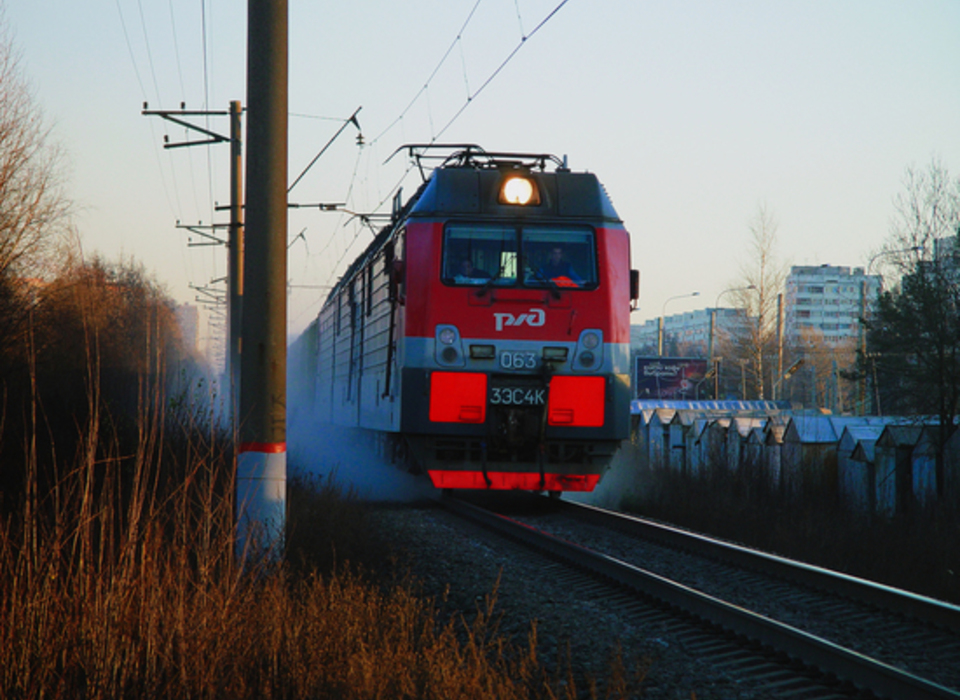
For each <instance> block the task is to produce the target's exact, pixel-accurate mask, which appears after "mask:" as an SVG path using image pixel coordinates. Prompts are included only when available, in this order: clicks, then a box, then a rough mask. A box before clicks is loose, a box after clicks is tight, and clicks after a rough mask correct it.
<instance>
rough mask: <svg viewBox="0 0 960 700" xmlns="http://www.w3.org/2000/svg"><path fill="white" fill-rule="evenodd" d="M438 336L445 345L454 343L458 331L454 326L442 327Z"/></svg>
mask: <svg viewBox="0 0 960 700" xmlns="http://www.w3.org/2000/svg"><path fill="white" fill-rule="evenodd" d="M437 337H438V338H439V340H440V342H441V343H443V344H444V345H453V344H454V343H455V342H456V340H457V332H456V331H455V330H453V329H452V328H442V329H441V330H440V333H439V334H438V336H437Z"/></svg>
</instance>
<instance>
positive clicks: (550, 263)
mask: <svg viewBox="0 0 960 700" xmlns="http://www.w3.org/2000/svg"><path fill="white" fill-rule="evenodd" d="M538 275H539V276H540V277H541V278H542V279H545V280H550V281H551V282H553V283H554V284H556V285H557V286H559V287H580V286H582V285H583V279H582V278H581V277H580V275H578V274H577V273H576V271H575V270H574V269H573V265H571V264H570V261H569V260H564V257H563V248H561V247H560V246H558V245H557V246H553V247H552V248H551V249H550V255H549V257H548V258H547V262H546V263H544V265H543V267H541V268H540V270H539V272H538Z"/></svg>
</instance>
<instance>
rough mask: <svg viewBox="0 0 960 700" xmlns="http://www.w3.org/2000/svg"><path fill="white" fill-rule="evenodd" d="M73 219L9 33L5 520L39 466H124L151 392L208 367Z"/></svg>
mask: <svg viewBox="0 0 960 700" xmlns="http://www.w3.org/2000/svg"><path fill="white" fill-rule="evenodd" d="M73 209H74V206H73V203H72V202H71V200H70V199H69V197H68V196H67V192H66V178H65V168H64V153H63V151H62V149H61V148H60V147H59V146H58V145H57V144H56V142H55V141H54V139H53V137H52V134H51V131H50V130H49V129H48V128H47V127H46V126H44V118H43V113H42V110H41V109H40V108H39V106H38V105H37V104H36V103H35V102H34V100H33V98H32V95H31V92H30V89H29V85H28V83H27V81H26V80H25V78H24V74H23V71H22V69H21V66H20V64H19V60H18V56H17V53H16V51H15V49H14V46H13V43H12V42H11V40H10V38H9V36H8V35H7V33H6V31H5V28H4V27H2V26H0V509H3V510H9V509H11V508H15V507H17V504H18V502H19V500H20V499H21V497H22V485H23V478H24V474H25V470H26V469H27V468H28V465H32V466H31V468H39V469H40V471H42V472H44V473H46V474H48V475H53V474H55V473H56V472H57V470H58V469H61V468H63V466H64V465H65V464H68V463H70V461H71V460H73V459H75V458H76V457H77V454H78V452H80V451H83V450H91V449H92V450H95V451H97V450H99V451H111V452H112V453H113V454H114V456H116V455H118V454H122V453H123V452H124V445H125V444H127V443H128V442H130V441H132V440H134V439H135V438H136V433H137V430H138V429H139V428H138V423H139V424H141V425H142V423H140V419H141V418H142V417H143V415H142V412H143V411H144V410H145V408H144V407H145V406H149V405H150V402H149V400H148V397H149V395H150V392H152V391H154V390H155V389H156V388H157V387H159V386H161V385H166V383H167V382H168V379H169V378H170V377H171V376H173V375H176V374H177V373H179V372H181V371H185V370H186V369H187V368H188V367H189V368H190V370H189V371H190V373H191V375H192V373H193V366H194V365H195V364H196V362H197V358H196V357H193V356H192V354H191V352H190V350H189V349H187V348H186V347H185V346H184V343H183V339H182V336H181V332H180V329H179V325H178V323H177V319H176V313H175V305H174V303H173V302H172V300H171V299H170V298H169V297H168V296H167V295H166V293H165V292H164V291H163V289H162V288H161V286H160V285H159V284H158V283H157V282H156V281H155V280H153V279H152V278H151V277H150V276H149V275H148V274H147V273H146V272H145V270H144V268H143V267H142V266H141V265H139V264H137V263H135V262H134V261H131V260H127V261H119V262H110V261H107V260H104V259H102V258H99V257H94V258H92V259H87V258H85V257H84V256H83V254H82V248H81V245H80V235H79V232H78V231H77V230H76V229H75V227H74V226H73V223H72V213H73ZM154 403H155V402H154ZM91 430H94V431H95V432H96V433H97V434H95V435H92V434H91ZM48 480H49V481H50V483H51V484H52V483H53V482H55V477H54V476H49V479H48Z"/></svg>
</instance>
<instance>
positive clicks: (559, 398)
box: [547, 375, 607, 428]
mask: <svg viewBox="0 0 960 700" xmlns="http://www.w3.org/2000/svg"><path fill="white" fill-rule="evenodd" d="M606 384H607V382H606V380H605V379H604V378H603V377H571V376H567V375H563V376H556V377H553V378H552V379H550V397H549V399H548V400H547V422H548V423H549V424H550V425H563V426H571V427H579V428H599V427H601V426H602V425H603V409H604V399H605V390H606Z"/></svg>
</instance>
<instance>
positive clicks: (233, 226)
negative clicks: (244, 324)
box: [141, 100, 243, 421]
mask: <svg viewBox="0 0 960 700" xmlns="http://www.w3.org/2000/svg"><path fill="white" fill-rule="evenodd" d="M242 111H243V110H242V108H241V106H240V102H238V101H236V100H234V101H232V102H231V103H230V111H229V112H210V111H196V110H184V109H181V110H179V111H171V110H149V109H147V105H146V103H144V105H143V111H142V112H141V113H142V114H144V115H147V116H157V117H161V118H162V119H166V120H167V121H169V122H173V123H174V124H179V125H180V126H183V127H186V128H187V129H190V130H191V131H196V132H198V133H201V134H203V135H204V136H206V137H207V138H206V139H203V140H201V141H182V142H177V143H170V142H169V141H166V140H165V142H164V144H163V147H164V148H184V147H186V146H205V145H209V144H212V143H223V142H225V141H229V142H230V206H229V209H230V224H229V231H230V235H229V238H228V240H227V241H224V240H223V239H221V238H219V237H217V236H215V235H213V234H211V233H210V231H213V232H216V230H217V229H221V228H223V224H212V225H210V226H203V225H200V224H197V225H196V226H193V225H189V224H180V222H177V228H184V229H187V230H188V231H192V232H193V233H196V234H197V235H199V236H201V237H202V238H204V239H206V242H205V243H200V244H198V245H223V244H224V243H226V245H227V258H228V260H227V270H228V272H227V338H228V341H227V342H228V345H229V348H228V350H227V362H228V367H227V381H229V382H230V387H229V389H230V401H231V408H232V410H231V414H230V417H231V419H233V420H234V421H235V420H236V406H237V393H238V391H239V389H240V303H241V300H242V298H243V171H242V170H241V168H242V166H243V161H242V157H241V156H242V154H243V132H242V131H241V124H240V115H241V113H242ZM227 115H228V116H229V117H230V136H229V137H227V136H223V135H222V134H218V133H216V132H213V131H210V130H208V129H204V128H202V127H200V126H197V125H196V124H191V123H190V122H188V121H184V120H183V119H182V117H198V116H202V117H215V116H227ZM221 209H222V207H217V210H218V211H219V210H221ZM189 245H193V244H192V243H191V244H189Z"/></svg>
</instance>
